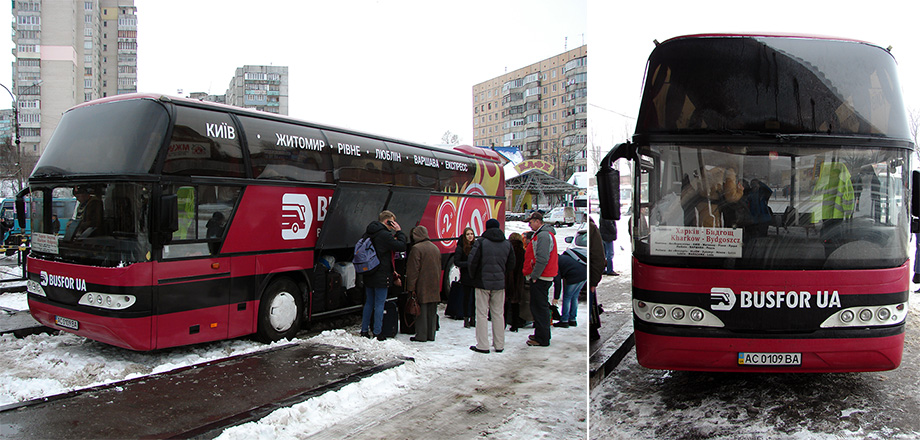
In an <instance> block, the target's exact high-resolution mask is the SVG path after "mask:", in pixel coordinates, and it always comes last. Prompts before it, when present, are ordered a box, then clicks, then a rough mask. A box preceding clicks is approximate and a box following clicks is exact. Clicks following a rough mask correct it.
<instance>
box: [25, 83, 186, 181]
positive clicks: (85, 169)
mask: <svg viewBox="0 0 920 440" xmlns="http://www.w3.org/2000/svg"><path fill="white" fill-rule="evenodd" d="M137 121H144V123H143V124H138V123H137ZM168 124H169V116H168V114H167V112H166V109H165V108H164V107H163V105H162V104H160V103H158V102H156V101H153V100H149V99H136V100H131V101H123V102H111V103H106V104H104V105H98V104H97V105H89V106H85V107H78V108H75V109H73V110H70V111H68V112H67V113H66V114H65V116H64V117H63V118H61V123H60V125H58V127H57V129H55V131H54V135H53V136H52V137H51V140H50V141H49V142H48V146H47V147H46V148H45V152H44V153H42V155H41V158H40V159H39V160H38V164H36V166H35V171H34V172H33V173H32V177H33V178H35V177H48V176H60V175H73V174H107V175H111V174H147V173H149V172H151V171H152V168H153V165H154V163H155V161H156V157H157V153H158V152H159V151H160V146H161V145H162V144H163V140H164V137H165V136H166V132H167V126H168ZM59 144H60V145H59ZM100 158H105V160H100Z"/></svg>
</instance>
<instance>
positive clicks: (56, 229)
mask: <svg viewBox="0 0 920 440" xmlns="http://www.w3.org/2000/svg"><path fill="white" fill-rule="evenodd" d="M51 233H52V234H54V235H58V234H60V233H61V220H60V219H58V216H57V214H51Z"/></svg>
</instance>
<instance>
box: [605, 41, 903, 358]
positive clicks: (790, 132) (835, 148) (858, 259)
mask: <svg viewBox="0 0 920 440" xmlns="http://www.w3.org/2000/svg"><path fill="white" fill-rule="evenodd" d="M910 139H911V136H910V134H909V130H908V123H907V117H906V112H905V108H904V103H903V102H902V97H901V87H900V84H899V82H898V76H897V69H896V63H895V60H894V58H893V57H892V55H891V53H889V52H888V51H887V50H885V49H882V48H880V47H878V46H875V45H872V44H869V43H865V42H861V41H852V40H846V39H839V38H828V37H806V36H790V35H693V36H684V37H679V38H674V39H671V40H668V41H666V42H664V43H661V44H660V45H658V46H657V47H656V48H655V49H654V51H653V52H652V53H651V55H650V57H649V60H648V65H647V70H646V80H645V88H644V91H643V95H642V101H641V106H640V109H639V115H638V122H637V125H636V131H635V134H634V136H633V139H632V141H631V142H628V143H625V144H620V145H618V146H617V147H615V148H614V149H613V150H612V151H611V153H610V154H609V155H608V156H607V157H606V158H605V159H604V161H603V164H602V166H601V169H600V170H599V173H598V176H599V183H598V185H599V191H600V193H601V203H602V210H603V213H602V215H603V216H604V217H607V218H618V212H619V211H618V209H617V205H618V200H617V196H618V194H619V191H618V189H617V188H618V184H619V178H618V172H617V171H616V170H614V169H613V162H614V161H615V160H617V159H620V158H626V159H629V160H630V161H631V162H630V163H631V164H632V167H633V171H634V172H633V178H632V180H633V188H634V196H633V206H634V207H635V209H634V211H633V212H634V213H635V214H634V215H633V217H632V218H631V222H630V232H631V238H632V242H633V270H632V285H633V292H632V293H633V295H632V296H633V300H632V310H633V313H634V315H633V318H634V319H633V321H634V331H635V342H636V352H637V356H638V361H639V363H640V364H641V365H643V366H646V367H650V368H659V369H674V370H707V371H734V372H737V371H755V372H834V371H873V370H888V369H893V368H896V367H897V366H898V365H899V364H900V362H901V353H902V350H903V344H904V326H905V318H906V316H907V306H908V292H909V290H910V289H909V271H910V269H909V265H908V247H909V246H908V243H909V235H910V233H911V231H912V227H911V225H912V224H913V225H914V229H916V218H917V208H918V206H917V205H918V204H917V199H916V196H917V185H916V183H914V184H913V188H911V181H912V180H914V182H916V179H917V177H916V176H915V174H916V173H913V174H912V173H911V171H910V155H911V152H912V150H913V148H914V145H913V142H912V141H911V140H910ZM912 176H914V177H912ZM911 190H913V192H912V191H911ZM911 210H913V211H911Z"/></svg>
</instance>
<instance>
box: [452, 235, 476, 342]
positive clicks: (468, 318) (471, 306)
mask: <svg viewBox="0 0 920 440" xmlns="http://www.w3.org/2000/svg"><path fill="white" fill-rule="evenodd" d="M475 240H476V232H474V231H473V228H469V227H468V228H466V229H464V230H463V235H462V236H460V238H459V239H457V250H456V251H454V266H457V268H458V269H460V284H461V285H462V286H463V326H464V327H466V328H470V327H473V326H475V325H476V303H475V302H474V299H475V293H476V290H475V289H476V285H475V284H476V283H475V282H474V281H473V275H472V274H470V262H469V256H470V250H472V249H473V242H474V241H475Z"/></svg>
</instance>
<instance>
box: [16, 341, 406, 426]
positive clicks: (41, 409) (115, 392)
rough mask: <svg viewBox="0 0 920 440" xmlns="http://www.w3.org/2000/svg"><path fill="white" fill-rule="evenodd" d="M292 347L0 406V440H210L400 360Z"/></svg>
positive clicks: (306, 346)
mask: <svg viewBox="0 0 920 440" xmlns="http://www.w3.org/2000/svg"><path fill="white" fill-rule="evenodd" d="M351 353H354V352H353V351H351V350H349V349H346V348H342V347H333V346H329V345H323V344H293V345H288V346H283V347H279V348H276V349H272V350H269V351H265V352H258V353H253V354H247V355H243V356H237V357H232V358H227V359H222V360H219V361H215V362H210V363H207V364H203V365H197V366H191V367H187V368H182V369H179V370H175V371H171V372H167V373H163V374H158V375H153V376H147V377H143V378H139V379H134V380H129V381H123V382H118V383H113V384H109V385H104V386H100V387H95V388H90V389H87V390H81V391H75V392H72V393H67V394H62V395H58V396H51V397H47V398H43V399H37V400H32V401H28V402H21V403H17V404H12V405H7V406H4V407H0V438H18V439H33V438H34V439H46V438H55V439H83V438H93V439H103V438H188V437H199V438H212V437H215V436H217V435H218V434H220V432H221V431H223V429H225V428H227V427H229V426H233V425H236V424H240V423H245V422H249V421H252V420H257V419H259V418H261V417H264V416H265V415H267V414H268V413H270V412H272V411H274V410H275V409H278V408H281V407H286V406H291V405H294V404H296V403H299V402H302V401H304V400H307V399H309V398H310V397H313V396H316V395H320V394H322V393H324V392H327V391H330V390H334V389H338V388H339V387H341V386H344V385H346V384H348V383H351V382H354V381H357V380H359V379H360V378H363V377H367V376H370V375H372V374H375V373H377V372H379V371H382V370H385V369H388V368H392V367H395V366H397V365H401V364H402V363H403V361H401V360H398V361H392V362H388V363H384V364H375V363H374V362H371V361H363V360H351V361H349V360H346V359H350V358H351V356H349V354H351Z"/></svg>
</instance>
